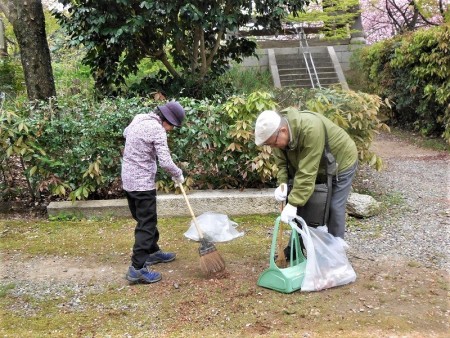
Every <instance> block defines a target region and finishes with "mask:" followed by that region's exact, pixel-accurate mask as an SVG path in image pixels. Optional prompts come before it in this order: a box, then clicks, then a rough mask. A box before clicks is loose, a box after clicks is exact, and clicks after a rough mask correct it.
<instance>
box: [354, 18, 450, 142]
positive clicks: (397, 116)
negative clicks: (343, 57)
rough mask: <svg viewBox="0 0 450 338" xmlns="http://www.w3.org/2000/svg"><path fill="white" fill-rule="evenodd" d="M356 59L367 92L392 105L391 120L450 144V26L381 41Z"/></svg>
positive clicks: (365, 49)
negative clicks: (387, 100)
mask: <svg viewBox="0 0 450 338" xmlns="http://www.w3.org/2000/svg"><path fill="white" fill-rule="evenodd" d="M358 56H359V60H358V63H357V64H358V67H360V68H359V70H360V74H361V75H362V76H363V81H364V82H365V83H366V84H367V85H368V87H369V88H368V89H369V90H370V91H371V92H373V93H375V94H377V95H379V96H381V97H382V98H387V99H389V101H391V102H393V110H392V115H391V120H392V121H391V122H393V123H397V124H398V125H400V126H402V127H406V128H409V129H414V130H417V131H420V132H421V133H422V134H423V135H427V136H428V135H442V136H443V137H444V138H445V139H446V140H447V142H450V129H449V125H450V122H449V121H450V26H449V25H442V26H439V27H435V28H430V29H422V30H418V31H416V32H413V33H410V34H406V35H402V36H401V37H395V38H393V39H390V40H385V41H383V42H379V43H377V44H375V45H372V46H370V47H366V48H364V49H362V50H360V52H359V54H358ZM355 64H356V63H355Z"/></svg>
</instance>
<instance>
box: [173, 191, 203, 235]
mask: <svg viewBox="0 0 450 338" xmlns="http://www.w3.org/2000/svg"><path fill="white" fill-rule="evenodd" d="M178 186H179V187H180V190H181V192H182V193H183V196H184V200H185V201H186V204H187V206H188V209H189V212H190V213H191V216H192V220H193V221H194V225H195V228H196V229H197V232H198V236H199V237H200V239H203V232H202V230H201V229H200V226H199V225H198V223H197V218H195V214H194V211H193V210H192V207H191V203H189V200H188V198H187V195H186V192H185V191H184V187H183V184H182V183H181V184H179V185H178Z"/></svg>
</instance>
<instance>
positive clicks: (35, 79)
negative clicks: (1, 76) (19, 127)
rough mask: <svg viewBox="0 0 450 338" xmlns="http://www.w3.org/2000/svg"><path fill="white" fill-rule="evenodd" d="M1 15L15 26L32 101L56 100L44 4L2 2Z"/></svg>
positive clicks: (30, 0) (18, 0)
mask: <svg viewBox="0 0 450 338" xmlns="http://www.w3.org/2000/svg"><path fill="white" fill-rule="evenodd" d="M0 11H2V12H3V14H5V16H6V18H7V19H8V21H9V22H10V23H11V24H12V26H13V30H14V34H15V36H16V38H17V42H18V44H19V48H20V56H21V62H22V67H23V71H24V75H25V84H26V87H27V94H28V98H29V99H30V100H46V99H48V98H50V97H52V96H56V89H55V81H54V79H53V70H52V65H51V58H50V50H49V48H48V43H47V36H46V32H45V17H44V11H43V8H42V3H41V0H9V1H5V0H0Z"/></svg>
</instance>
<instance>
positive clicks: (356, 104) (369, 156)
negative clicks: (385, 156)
mask: <svg viewBox="0 0 450 338" xmlns="http://www.w3.org/2000/svg"><path fill="white" fill-rule="evenodd" d="M276 97H277V101H279V102H281V103H280V107H281V108H286V107H288V106H295V107H298V108H299V109H300V110H310V111H314V112H317V113H321V114H323V115H325V116H326V117H327V118H329V119H330V120H331V121H333V122H334V123H335V124H337V125H338V126H340V127H341V128H343V129H344V130H345V131H346V132H347V133H348V134H349V135H350V137H351V138H352V139H353V140H354V141H355V143H356V147H357V148H358V154H359V160H360V162H361V163H368V164H369V165H370V166H373V167H374V168H376V169H377V170H380V169H381V167H382V159H381V158H380V157H378V156H377V155H376V154H374V153H372V152H371V151H370V150H369V148H370V145H371V143H372V141H373V139H374V136H375V134H377V133H379V131H382V130H385V131H389V127H388V126H387V125H386V124H384V123H383V122H382V121H381V118H380V109H381V108H382V107H383V106H387V105H389V102H383V101H382V100H381V98H380V97H379V96H377V95H370V94H367V93H362V92H355V91H351V90H341V89H333V88H322V89H291V90H282V91H280V92H278V93H277V94H276Z"/></svg>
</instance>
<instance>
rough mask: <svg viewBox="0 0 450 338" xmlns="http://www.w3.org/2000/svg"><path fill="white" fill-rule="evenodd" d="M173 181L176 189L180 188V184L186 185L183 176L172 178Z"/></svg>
mask: <svg viewBox="0 0 450 338" xmlns="http://www.w3.org/2000/svg"><path fill="white" fill-rule="evenodd" d="M172 181H173V182H174V183H175V187H178V185H179V184H183V183H184V177H183V174H181V175H180V176H177V177H172Z"/></svg>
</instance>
